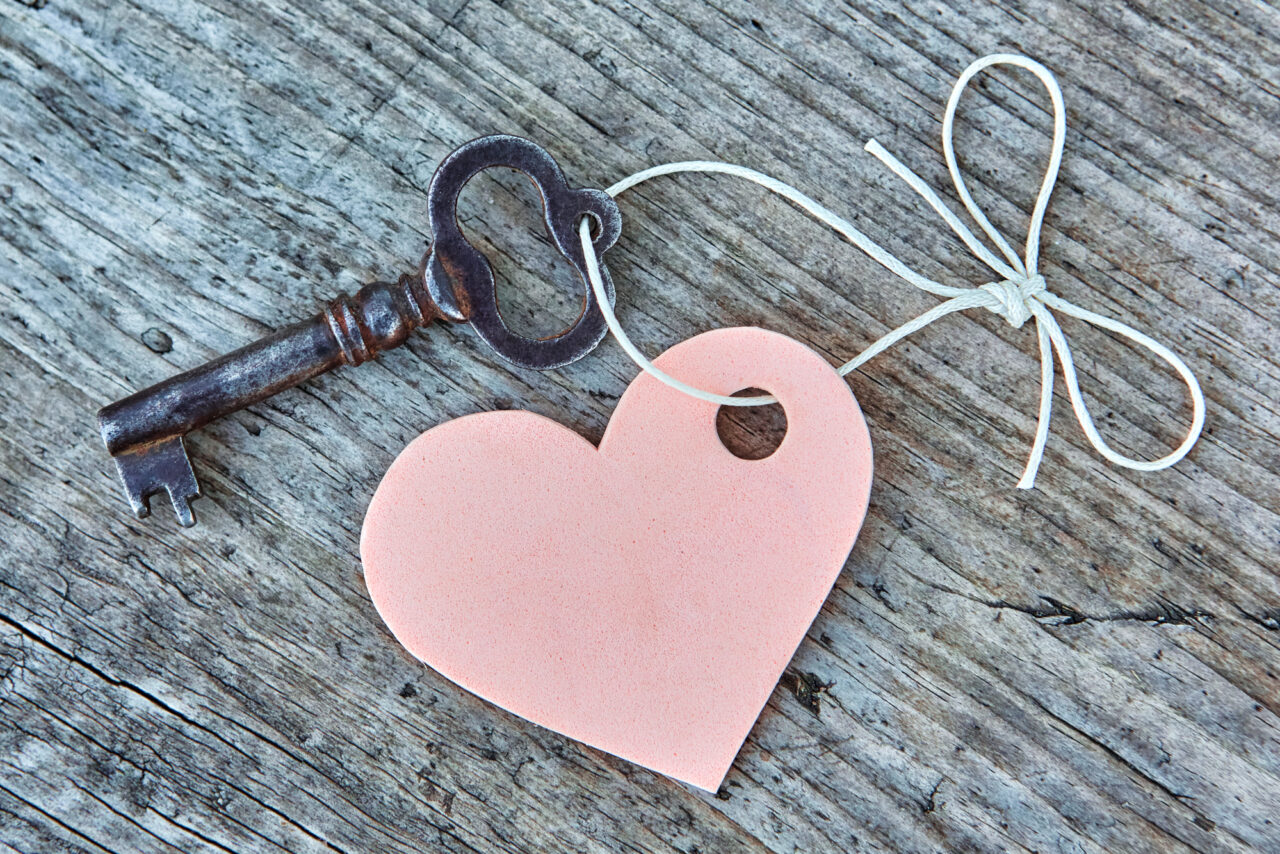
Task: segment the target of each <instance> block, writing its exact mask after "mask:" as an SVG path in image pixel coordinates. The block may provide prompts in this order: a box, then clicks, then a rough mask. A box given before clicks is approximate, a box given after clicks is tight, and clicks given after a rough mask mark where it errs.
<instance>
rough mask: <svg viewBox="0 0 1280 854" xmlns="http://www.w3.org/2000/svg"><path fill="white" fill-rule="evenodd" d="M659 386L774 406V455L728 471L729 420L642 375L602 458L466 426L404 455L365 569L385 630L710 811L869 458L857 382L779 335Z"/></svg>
mask: <svg viewBox="0 0 1280 854" xmlns="http://www.w3.org/2000/svg"><path fill="white" fill-rule="evenodd" d="M657 365H658V366H659V367H661V368H662V369H663V370H665V371H667V372H668V373H670V374H672V375H674V376H676V377H679V378H681V379H683V380H685V381H686V382H689V383H692V384H694V385H697V386H699V387H702V388H706V389H710V390H714V391H718V392H719V393H722V394H731V393H733V392H736V391H739V390H740V389H743V388H749V387H758V388H763V389H765V390H767V391H768V392H770V393H771V394H773V395H775V396H776V397H777V398H778V400H779V402H780V403H781V404H782V407H783V409H784V411H785V412H786V416H787V433H786V436H785V438H784V439H783V441H782V444H781V445H779V447H778V449H777V450H776V451H775V452H774V453H773V454H772V455H771V456H769V457H767V458H765V459H762V460H743V459H740V458H738V457H736V456H734V455H733V454H732V453H730V452H729V450H728V449H726V448H725V447H724V445H723V444H722V443H721V441H720V438H719V436H718V435H717V432H716V413H717V407H716V406H715V405H714V404H711V403H707V402H704V401H701V400H698V399H695V398H692V397H689V396H686V395H684V394H682V393H680V392H678V391H675V390H673V389H671V388H669V387H667V386H665V385H663V384H662V383H660V382H658V381H657V380H655V379H654V378H652V377H650V376H648V375H647V374H642V375H640V376H639V377H637V378H636V380H635V381H634V382H632V383H631V385H630V387H628V388H627V391H626V393H625V394H624V395H623V396H622V399H621V400H620V401H619V402H618V406H617V410H616V411H615V412H614V414H613V419H612V420H611V421H610V423H609V427H608V429H607V430H606V432H605V435H604V438H603V439H602V440H601V442H600V447H599V449H597V448H595V447H593V446H592V445H591V443H590V442H588V441H586V440H585V439H583V438H582V437H581V436H579V435H578V434H577V433H575V432H573V431H572V430H569V429H567V428H565V427H563V426H561V425H559V424H556V423H555V422H554V421H551V420H549V419H547V418H544V417H542V416H539V415H534V414H532V413H529V412H519V411H513V412H486V413H481V414H477V415H469V416H466V417H463V418H458V419H456V420H454V421H450V422H447V423H445V424H441V425H440V426H438V427H435V428H433V429H431V430H428V431H427V432H426V433H423V434H422V435H421V436H420V437H418V438H417V439H416V440H414V441H413V442H412V443H411V444H410V445H409V446H408V447H407V448H405V450H404V451H403V452H402V453H401V454H400V456H399V457H397V458H396V460H395V462H394V463H393V464H392V465H391V468H390V469H389V470H388V471H387V474H386V477H384V478H383V480H382V483H381V484H380V485H379V486H378V490H377V492H376V494H375V495H374V497H373V501H372V503H371V504H370V505H369V513H368V515H367V517H366V518H365V522H364V530H363V532H362V536H361V541H360V556H361V560H362V561H363V563H364V571H365V579H366V581H367V583H368V585H369V594H370V596H371V597H372V598H373V602H374V605H376V606H377V608H378V612H379V613H380V614H381V615H382V618H383V619H384V620H386V623H387V625H388V626H389V627H390V628H391V631H392V633H394V634H395V636H396V638H397V639H398V640H399V641H400V642H401V643H402V644H404V646H405V647H406V648H407V649H408V650H409V651H410V652H411V653H413V655H415V656H417V657H418V658H419V659H421V660H422V661H423V662H425V663H426V664H428V665H430V666H431V667H433V668H435V669H436V670H437V671H439V672H440V673H442V674H443V675H445V676H446V677H448V678H449V679H451V680H453V681H454V682H456V683H457V684H459V685H461V686H462V687H464V688H466V689H467V690H469V691H472V692H474V693H476V694H478V695H479V696H481V697H483V698H484V699H486V700H488V701H490V702H492V703H496V704H497V705H499V706H502V707H503V708H505V709H507V710H509V711H511V712H512V713H514V714H517V715H519V716H521V717H523V718H527V719H528V720H531V721H533V722H534V723H537V724H541V725H542V726H545V727H548V728H550V729H553V730H556V731H557V732H560V733H563V734H564V735H567V736H569V737H571V738H575V739H578V740H579V741H583V742H586V743H587V744H589V745H592V746H594V747H597V748H599V749H601V750H604V751H607V752H609V753H613V754H616V755H618V756H621V757H623V758H625V759H629V760H631V761H632V762H636V763H638V764H640V765H644V766H646V767H648V768H651V769H653V770H655V771H659V772H661V773H663V774H667V775H669V776H671V777H675V778H677V779H679V780H683V781H685V782H688V783H692V784H693V785H695V786H699V787H701V788H703V789H708V790H711V791H715V790H716V789H717V788H718V787H719V785H720V782H721V781H722V780H723V779H724V775H725V773H726V772H727V771H728V769H729V765H730V764H731V763H732V762H733V758H734V756H735V755H736V754H737V752H738V749H739V748H740V747H741V746H742V742H743V740H744V739H745V738H746V736H747V733H748V732H749V731H750V729H751V726H752V724H753V723H754V722H755V719H756V718H757V716H759V714H760V710H761V708H762V707H763V706H764V704H765V702H766V701H767V700H768V698H769V695H770V693H771V692H772V690H773V688H774V686H775V685H776V684H777V681H778V678H779V677H780V676H781V675H782V672H783V670H784V668H785V667H786V665H787V663H788V662H789V661H790V659H791V656H792V655H793V654H794V652H795V649H796V647H797V646H798V645H799V643H800V641H801V640H802V639H803V637H804V634H805V632H806V631H807V630H808V628H809V625H810V624H811V623H812V622H813V618H814V617H815V616H816V615H817V613H818V609H819V608H820V607H821V606H822V603H823V600H824V599H825V598H826V596H827V594H828V592H829V591H830V589H831V585H832V584H833V583H834V582H835V579H836V576H838V575H839V574H840V569H841V568H842V567H843V565H844V562H845V559H846V558H847V557H848V555H849V550H850V549H851V548H852V547H853V542H854V539H855V537H856V536H857V533H858V530H859V528H861V526H862V520H863V517H864V516H865V514H866V510H867V501H868V497H869V493H870V488H871V438H870V436H869V435H868V433H867V426H866V422H865V421H864V420H863V417H862V412H861V410H860V409H859V408H858V404H857V401H855V400H854V397H853V394H852V393H851V392H850V390H849V387H848V385H847V384H846V383H845V381H844V380H843V379H842V378H841V377H840V376H839V375H838V374H837V373H836V372H835V370H834V369H832V367H831V366H830V365H828V364H827V362H826V361H825V360H824V359H823V358H822V357H821V356H819V355H818V354H816V353H814V352H813V351H812V350H810V349H809V348H807V347H805V346H804V345H803V344H800V343H799V342H797V341H794V340H792V339H790V338H787V337H785V336H783V335H779V334H777V333H773V332H766V331H764V330H761V329H720V330H716V331H713V332H707V333H704V334H702V335H699V336H697V337H695V338H691V339H689V340H687V341H684V342H682V343H680V344H678V345H676V346H675V347H673V348H671V349H670V350H668V351H667V352H666V353H664V354H663V355H662V356H661V357H660V358H659V359H658V360H657Z"/></svg>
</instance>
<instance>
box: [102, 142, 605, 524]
mask: <svg viewBox="0 0 1280 854" xmlns="http://www.w3.org/2000/svg"><path fill="white" fill-rule="evenodd" d="M495 166H505V167H510V168H512V169H517V170H519V171H521V172H523V173H525V174H526V175H528V176H529V179H530V180H531V181H532V182H533V184H534V186H535V187H536V188H537V189H538V193H539V195H540V196H541V199H542V207H543V219H544V222H545V225H546V227H547V231H548V233H549V234H550V236H551V238H552V240H553V241H554V243H555V245H556V247H557V248H558V249H559V251H560V253H561V254H562V255H563V256H564V257H565V259H566V260H567V261H568V262H569V264H570V265H571V266H572V267H573V268H574V270H575V271H576V272H577V273H578V277H579V280H580V281H581V282H582V286H583V306H582V311H581V313H580V314H579V316H578V317H577V319H576V320H575V321H574V322H573V324H572V325H570V326H569V328H567V329H565V330H564V331H563V332H561V333H559V334H557V335H554V336H551V337H548V338H542V339H535V338H526V337H524V336H521V335H518V334H516V333H514V332H512V331H511V330H510V329H509V328H508V327H507V325H506V324H505V323H504V322H503V320H502V315H501V312H500V311H499V309H498V303H497V294H496V288H495V283H494V275H493V270H492V268H491V267H490V266H489V262H488V260H487V259H486V258H485V256H484V255H483V254H482V253H481V252H480V251H478V250H477V249H476V248H475V247H473V246H472V245H471V244H470V243H469V242H468V241H467V239H466V237H464V236H463V233H462V230H461V228H460V227H459V226H458V221H457V204H458V195H459V193H461V191H462V188H463V187H465V186H466V184H467V182H468V181H470V180H471V179H472V178H473V177H475V175H476V174H478V173H479V172H481V171H483V170H485V169H489V168H492V167H495ZM427 207H428V212H429V216H430V224H431V232H432V238H433V240H432V246H431V249H430V250H428V252H427V254H426V256H425V257H424V258H423V262H422V264H421V266H420V267H419V269H418V271H417V272H416V273H412V274H405V275H402V276H401V277H400V278H399V279H398V280H397V281H396V282H394V283H388V282H375V283H373V284H370V285H366V286H365V287H363V288H361V289H360V290H359V291H357V292H356V293H355V294H354V295H351V296H341V297H338V298H337V299H335V300H334V301H333V302H332V303H330V304H329V306H328V307H327V308H326V309H325V310H324V311H322V312H320V313H319V314H317V315H315V316H314V317H311V318H309V319H307V320H304V321H301V322H300V323H296V324H294V325H292V326H287V327H285V328H283V329H280V330H278V331H276V332H274V333H272V334H270V335H268V336H266V337H265V338H262V339H261V340H259V341H255V342H254V343H252V344H249V345H247V346H245V347H242V348H240V349H239V350H236V351H235V352H233V353H229V354H227V355H225V356H222V357H220V358H218V359H215V360H213V361H211V362H208V363H207V364H204V365H201V366H200V367H198V368H194V369H193V370H190V371H186V372H185V373H181V374H178V375H176V376H174V377H170V378H169V379H167V380H164V381H163V382H160V383H157V384H156V385H153V386H151V387H150V388H147V389H143V390H142V391H139V392H137V393H135V394H132V395H130V396H129V397H126V398H124V399H122V400H119V401H116V402H115V403H112V404H109V405H108V406H105V407H103V408H102V409H101V410H99V412H98V424H99V428H100V430H101V433H102V439H103V442H104V443H105V444H106V447H107V451H108V452H109V453H110V454H111V455H112V457H113V458H114V459H115V462H116V468H117V470H118V472H119V474H120V480H121V483H122V484H123V486H124V490H125V494H126V496H127V497H128V499H129V503H130V504H131V505H132V507H133V510H134V513H135V514H137V516H138V517H139V518H142V517H145V516H147V515H148V513H149V512H150V506H149V502H148V499H149V498H150V496H151V495H154V494H157V493H159V492H165V493H167V494H168V496H169V500H170V502H171V503H172V505H173V508H174V513H175V514H176V515H177V518H178V521H179V523H181V524H182V525H186V526H190V525H193V524H195V515H194V514H193V512H192V510H191V504H190V502H191V500H192V499H194V498H196V497H198V496H199V485H198V483H197V481H196V479H195V474H194V472H193V470H192V468H191V462H190V459H189V458H188V456H187V453H186V449H185V446H184V445H183V442H182V437H183V436H185V435H186V434H187V433H189V432H191V431H192V430H196V429H198V428H200V427H202V426H204V425H205V424H208V423H209V422H210V421H213V420H214V419H216V418H220V417H221V416H223V415H227V414H229V413H231V412H234V411H236V410H239V409H243V408H245V407H246V406H251V405H253V404H255V403H258V402H259V401H262V400H264V399H266V398H268V397H270V396H271V395H274V394H276V393H277V392H280V391H283V390H284V389H287V388H290V387H292V386H295V385H297V384H298V383H301V382H304V381H306V380H308V379H311V378H312V377H315V376H317V375H319V374H322V373H324V372H326V371H329V370H332V369H333V368H336V367H338V366H339V365H359V364H362V363H364V362H366V361H369V360H370V359H373V358H375V357H377V356H378V354H380V353H382V352H384V351H386V350H390V349H392V348H394V347H397V346H399V345H400V344H402V343H403V342H404V341H405V339H406V338H407V337H408V336H409V333H410V332H412V331H413V330H414V329H417V328H418V327H420V326H424V325H427V324H429V323H431V321H433V320H439V319H446V320H450V321H454V322H470V323H471V325H472V326H473V327H474V328H475V330H476V332H477V333H478V334H479V335H480V337H481V338H482V339H484V341H485V342H487V343H488V344H489V345H490V346H491V347H492V348H493V350H494V351H495V352H496V353H497V354H498V355H500V356H502V357H503V358H505V359H507V360H508V361H510V362H511V363H513V364H515V365H517V366H519V367H523V368H533V369H536V370H546V369H549V368H557V367H561V366H563V365H567V364H569V363H571V362H574V361H577V360H578V359H581V358H582V357H583V356H585V355H587V354H588V353H590V352H591V351H592V350H593V349H594V348H595V346H596V345H597V344H598V343H600V341H601V339H602V338H603V337H604V335H605V333H606V331H607V328H606V326H605V322H604V318H603V316H602V315H601V314H600V310H599V306H598V304H597V303H596V301H595V296H594V294H593V293H592V291H591V288H590V287H589V286H588V284H587V279H586V263H585V260H584V258H583V255H582V247H581V245H580V244H579V243H578V237H577V228H578V223H579V222H581V220H582V218H583V217H584V216H585V217H589V218H591V219H592V220H593V225H594V228H593V232H594V239H593V242H594V243H595V246H596V251H597V253H603V252H605V251H606V250H607V249H609V247H611V246H612V245H613V244H614V242H615V241H616V240H617V238H618V234H619V232H620V230H621V217H620V215H619V213H618V208H617V205H616V204H615V203H614V201H613V199H611V198H610V197H609V196H608V195H607V194H605V193H604V192H602V191H600V190H590V189H573V188H570V187H569V185H568V184H567V182H566V181H565V178H564V174H563V173H562V172H561V171H560V167H559V166H558V165H557V164H556V162H555V160H554V159H552V157H551V155H550V154H548V153H547V152H546V151H545V150H544V149H542V148H541V147H539V146H538V145H535V144H534V143H532V142H529V141H528V140H526V139H522V138H520V137H515V136H505V135H496V136H487V137H482V138H480V139H477V140H473V141H472V142H469V143H467V144H466V145H463V146H462V147H461V148H459V149H457V150H456V151H454V152H453V153H452V154H450V155H449V156H448V157H447V158H445V160H444V161H443V162H441V164H440V166H439V167H438V168H437V170H436V173H435V175H434V176H433V178H432V180H431V186H430V188H429V189H428V194H427ZM601 273H602V275H603V277H604V280H605V283H606V286H607V290H608V293H609V296H610V298H612V297H613V284H612V281H611V280H610V278H609V274H608V271H607V270H606V269H605V268H604V265H603V264H602V265H601Z"/></svg>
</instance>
